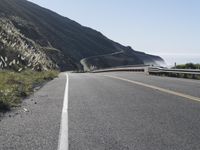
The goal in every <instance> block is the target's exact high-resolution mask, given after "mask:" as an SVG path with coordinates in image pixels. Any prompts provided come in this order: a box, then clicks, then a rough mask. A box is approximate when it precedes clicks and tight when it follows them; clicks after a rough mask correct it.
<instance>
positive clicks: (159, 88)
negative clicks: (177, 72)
mask: <svg viewBox="0 0 200 150" xmlns="http://www.w3.org/2000/svg"><path fill="white" fill-rule="evenodd" d="M103 76H105V77H109V78H114V79H118V80H122V81H126V82H130V83H133V84H137V85H140V86H144V87H148V88H151V89H155V90H158V91H161V92H164V93H168V94H171V95H176V96H179V97H183V98H187V99H190V100H193V101H198V102H200V98H199V97H195V96H191V95H187V94H184V93H179V92H175V91H172V90H168V89H164V88H161V87H157V86H153V85H149V84H145V83H142V82H137V81H133V80H128V79H124V78H121V77H116V76H112V75H103Z"/></svg>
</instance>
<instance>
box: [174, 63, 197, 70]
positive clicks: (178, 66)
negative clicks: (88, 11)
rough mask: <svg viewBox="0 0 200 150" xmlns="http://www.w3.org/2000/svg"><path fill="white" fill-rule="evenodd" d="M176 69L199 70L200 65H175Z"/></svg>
mask: <svg viewBox="0 0 200 150" xmlns="http://www.w3.org/2000/svg"><path fill="white" fill-rule="evenodd" d="M176 68H177V69H200V64H193V63H187V64H183V65H177V66H176Z"/></svg>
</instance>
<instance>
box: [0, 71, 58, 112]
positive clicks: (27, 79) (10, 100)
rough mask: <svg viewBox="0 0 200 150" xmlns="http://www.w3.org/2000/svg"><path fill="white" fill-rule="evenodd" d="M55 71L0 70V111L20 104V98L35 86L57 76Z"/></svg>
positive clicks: (30, 91)
mask: <svg viewBox="0 0 200 150" xmlns="http://www.w3.org/2000/svg"><path fill="white" fill-rule="evenodd" d="M57 75H58V72H57V71H42V72H36V71H30V70H26V71H24V72H21V73H16V72H11V71H1V72H0V111H8V110H10V109H11V107H16V106H20V103H21V100H22V98H25V97H26V96H29V95H30V94H31V93H32V92H33V89H34V87H35V86H38V85H40V84H41V83H44V82H45V81H49V80H52V79H53V78H55V77H57Z"/></svg>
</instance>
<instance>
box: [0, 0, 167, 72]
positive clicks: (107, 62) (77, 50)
mask: <svg viewBox="0 0 200 150" xmlns="http://www.w3.org/2000/svg"><path fill="white" fill-rule="evenodd" d="M81 62H84V63H81ZM158 62H163V59H162V58H160V57H158V56H152V55H148V54H145V53H142V52H138V51H134V50H133V49H132V48H131V47H125V46H123V45H121V44H119V43H116V42H114V41H112V40H110V39H108V38H107V37H105V36H104V35H102V34H101V33H100V32H98V31H95V30H93V29H91V28H88V27H84V26H82V25H80V24H78V23H76V22H75V21H73V20H70V19H68V18H66V17H63V16H60V15H58V14H56V13H54V12H52V11H50V10H48V9H45V8H42V7H40V6H38V5H35V4H33V3H31V2H28V1H26V0H0V68H8V69H15V70H22V69H24V68H31V69H34V70H48V69H60V70H62V71H63V70H75V69H82V68H83V66H86V67H87V68H89V69H90V68H91V67H95V68H104V67H112V66H122V65H131V64H157V63H158Z"/></svg>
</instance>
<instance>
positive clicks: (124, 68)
mask: <svg viewBox="0 0 200 150" xmlns="http://www.w3.org/2000/svg"><path fill="white" fill-rule="evenodd" d="M148 67H149V65H135V66H131V65H129V66H121V67H113V68H107V69H99V70H93V71H91V72H92V73H100V72H112V71H134V72H148Z"/></svg>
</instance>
